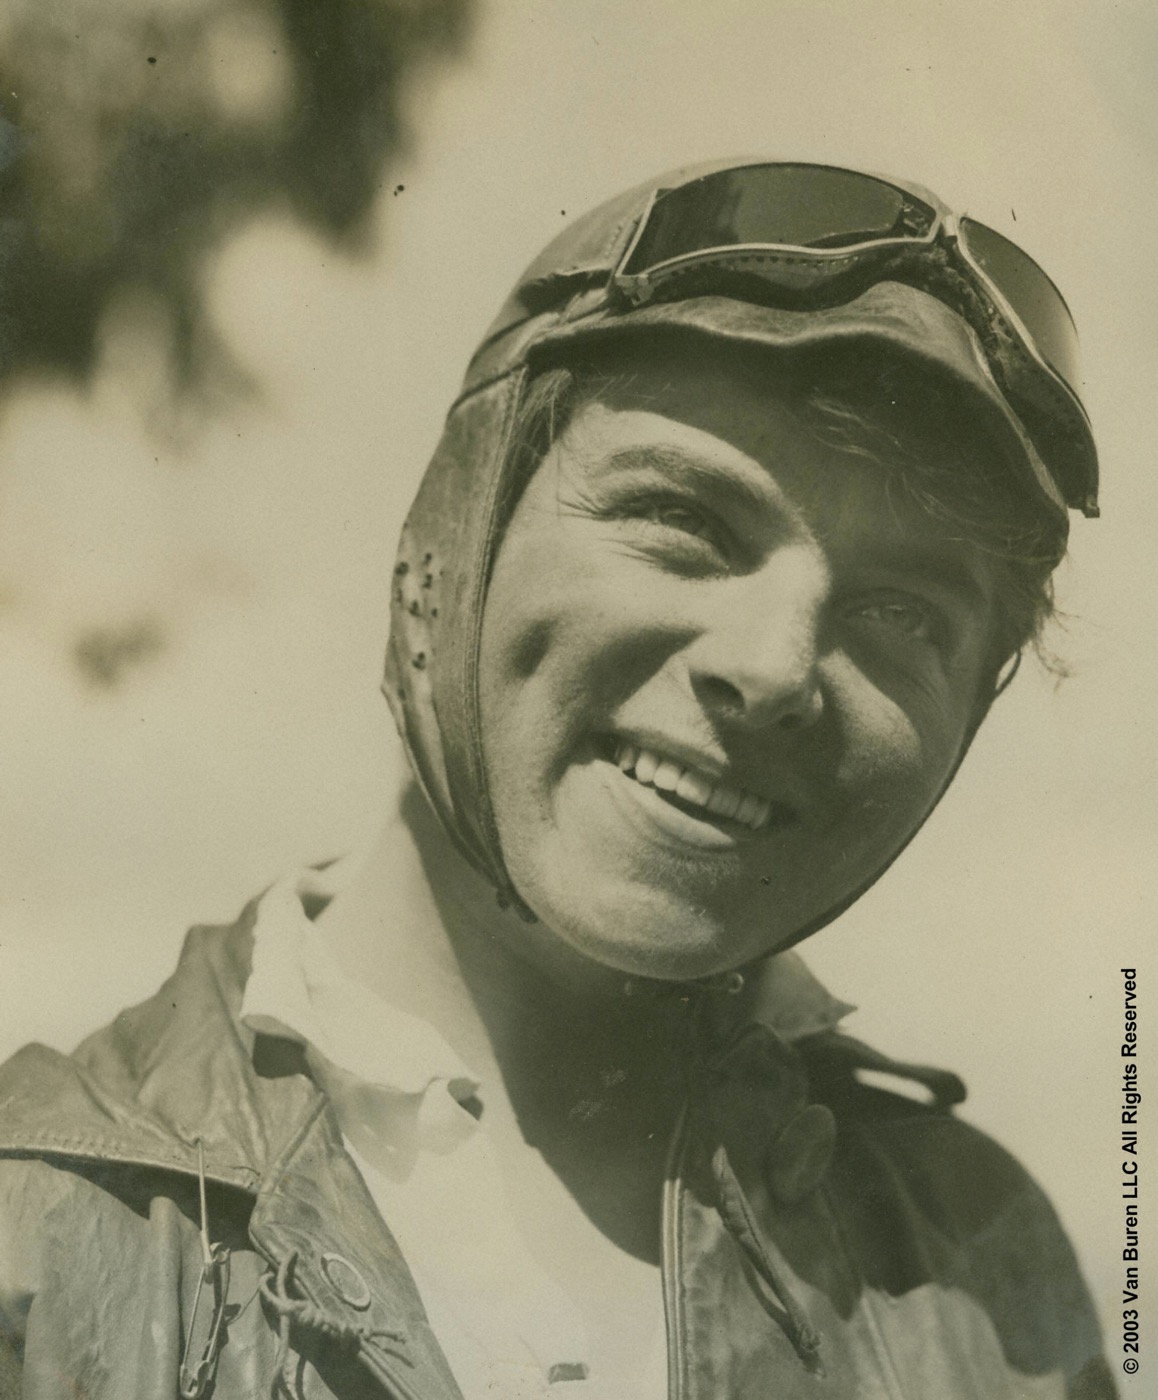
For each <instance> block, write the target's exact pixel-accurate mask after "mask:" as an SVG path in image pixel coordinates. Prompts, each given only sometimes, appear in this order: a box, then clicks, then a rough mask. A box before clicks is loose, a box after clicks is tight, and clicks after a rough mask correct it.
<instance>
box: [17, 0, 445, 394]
mask: <svg viewBox="0 0 1158 1400" xmlns="http://www.w3.org/2000/svg"><path fill="white" fill-rule="evenodd" d="M472 5H473V0H7V3H6V5H5V8H4V12H3V14H2V16H0V80H2V92H0V113H2V115H3V117H4V118H5V120H6V123H10V125H4V126H3V127H0V167H2V173H0V377H2V378H7V377H9V376H10V375H11V374H13V373H14V372H17V371H21V370H25V369H28V368H44V369H49V370H56V371H63V372H65V373H67V374H70V375H72V376H74V377H75V378H77V379H83V378H84V377H85V376H86V375H87V374H88V373H89V372H90V371H91V369H92V367H93V364H94V359H95V354H96V350H97V346H98V337H97V332H98V327H99V324H100V321H101V318H102V314H103V313H104V312H105V311H106V309H107V308H108V307H109V306H110V304H111V303H112V302H114V301H115V299H116V298H117V297H118V296H119V295H121V294H122V293H125V292H133V293H145V294H146V295H151V296H152V297H153V298H154V300H155V301H156V302H158V303H159V304H160V305H162V306H163V307H164V308H165V309H166V311H167V314H168V318H169V321H170V324H171V329H172V341H173V350H174V369H175V372H176V376H177V380H178V383H179V384H181V385H183V386H185V387H186V388H188V387H195V386H197V385H200V384H203V383H204V382H205V381H206V380H207V378H208V377H210V376H211V375H212V374H213V373H214V372H215V371H217V370H219V369H220V368H221V365H222V360H223V352H222V350H221V347H220V346H218V345H217V344H216V343H215V341H214V338H213V333H212V329H211V327H210V326H209V324H208V321H207V318H206V316H205V312H204V307H203V303H202V298H201V294H200V272H201V268H202V265H203V262H204V259H205V255H206V253H207V252H208V251H209V250H210V249H211V248H212V247H213V246H215V245H216V244H218V243H219V242H220V240H221V238H222V237H223V236H224V235H225V234H227V233H228V232H229V231H230V230H231V229H232V228H234V227H236V226H237V224H238V223H239V222H240V221H242V220H244V219H246V218H248V217H250V216H252V215H253V214H254V213H256V212H259V211H261V210H262V209H268V208H279V209H285V210H287V211H289V212H291V213H292V214H294V215H296V216H297V217H298V218H299V219H301V220H303V221H304V222H305V223H306V224H308V225H309V226H310V227H311V228H313V229H315V230H317V231H318V232H320V233H321V234H322V235H324V236H325V237H327V238H329V239H330V240H332V241H333V242H334V243H335V244H338V245H341V246H344V247H346V248H349V249H357V248H359V247H360V246H364V245H365V242H366V236H367V229H368V222H369V220H368V216H369V213H370V210H371V208H372V206H373V204H374V201H375V198H376V196H377V195H378V193H379V190H380V188H381V187H382V184H383V183H384V182H385V181H386V179H387V166H388V163H389V161H390V160H391V158H392V157H393V156H395V155H397V154H398V153H399V152H400V151H401V150H402V149H404V147H405V144H406V141H407V134H408V128H407V125H406V122H405V119H404V111H405V107H406V101H405V99H406V81H407V79H408V77H409V76H410V75H411V74H412V73H413V72H414V71H415V70H416V69H419V68H420V67H422V66H424V65H425V64H426V63H427V62H428V61H429V60H431V59H437V58H439V57H441V56H444V55H450V54H454V53H456V52H457V51H459V50H460V49H461V47H462V45H463V42H464V40H465V37H466V30H467V23H468V18H469V13H470V11H471V9H472Z"/></svg>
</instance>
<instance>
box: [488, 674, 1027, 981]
mask: <svg viewBox="0 0 1158 1400" xmlns="http://www.w3.org/2000/svg"><path fill="white" fill-rule="evenodd" d="M1021 658H1022V651H1021V648H1018V650H1017V651H1015V652H1014V654H1013V655H1012V656H1011V657H1010V658H1009V660H1008V661H1006V662H1005V664H1004V665H1003V666H1002V667H1001V669H1000V670H999V671H998V673H997V676H996V678H995V680H994V684H993V690H992V692H991V693H990V695H989V697H988V699H987V700H986V701H985V703H984V704H983V705H980V706H979V707H978V710H977V713H976V714H975V715H974V717H973V720H972V722H971V724H970V725H969V728H968V729H967V730H966V731H965V734H964V737H963V738H962V740H961V747H960V749H959V750H958V753H957V757H956V759H955V760H954V762H953V766H952V768H950V770H949V772H948V774H947V775H946V777H945V781H944V782H943V783H942V784H941V787H940V789H939V791H938V792H937V795H936V797H935V798H934V799H933V801H932V802H931V803H930V804H929V810H928V811H927V812H926V813H925V815H924V816H923V817H922V818H921V820H920V821H919V822H918V823H917V825H916V826H915V827H914V828H913V830H912V831H911V832H910V833H909V834H908V836H907V837H906V838H905V840H904V841H903V842H902V843H901V845H899V846H898V847H897V849H896V850H895V851H894V852H893V853H892V855H891V856H889V858H888V860H887V861H885V863H884V865H882V866H881V867H880V869H879V870H877V871H875V872H874V873H873V874H872V875H870V876H869V878H868V879H867V880H865V881H864V882H863V883H861V884H860V885H858V886H857V887H856V889H854V890H853V891H852V892H851V893H850V894H848V895H846V896H845V897H844V898H843V899H842V900H840V901H839V902H838V903H837V904H835V905H833V906H832V908H831V909H827V910H826V911H825V912H824V913H823V914H820V915H818V916H817V918H815V919H812V920H810V921H809V922H808V923H807V924H805V925H804V927H803V928H802V929H800V930H799V931H798V932H797V933H794V934H793V935H792V937H791V938H789V939H788V941H787V942H785V943H781V944H779V945H778V946H777V947H776V948H773V949H772V951H771V953H767V954H763V955H762V957H761V958H760V959H757V960H756V961H757V962H760V961H762V960H763V958H764V957H771V956H774V955H775V954H776V953H783V952H787V950H788V949H789V948H794V947H795V946H796V945H797V944H798V943H803V941H804V940H805V939H806V938H811V937H812V935H813V934H814V933H819V932H820V930H821V929H822V928H825V927H826V926H827V925H828V924H831V923H832V922H833V921H834V920H836V919H838V918H839V917H840V916H841V914H843V913H844V912H845V910H846V909H850V908H851V907H852V906H853V905H854V904H855V903H856V902H857V900H858V899H860V897H861V895H863V894H867V892H868V891H869V890H870V889H871V888H872V887H873V885H875V884H876V882H877V881H878V880H879V879H880V878H881V876H882V875H883V874H884V873H885V872H886V871H887V870H888V869H889V868H890V867H891V866H892V864H893V862H894V861H895V860H896V859H897V858H898V857H899V856H900V855H901V853H902V852H903V851H904V850H905V849H906V847H907V846H908V845H909V842H910V841H912V840H913V839H914V837H915V836H916V835H917V833H918V832H919V831H920V830H921V828H922V827H923V826H924V825H925V823H926V822H927V821H928V820H929V818H930V817H931V816H932V815H933V812H934V810H935V809H936V808H937V806H938V804H939V803H940V801H941V799H942V797H944V796H945V793H946V791H947V790H948V788H949V784H950V783H951V782H952V781H953V779H954V778H955V777H956V776H957V771H958V769H959V768H960V767H961V765H962V763H964V761H965V756H966V754H967V753H968V752H969V750H970V748H971V747H972V745H973V740H974V738H975V737H976V735H977V731H978V730H979V729H980V728H981V725H982V723H983V722H984V720H985V718H986V716H987V715H988V714H989V711H990V710H991V709H992V707H993V703H994V701H995V700H996V699H997V698H998V696H1000V695H1004V693H1005V692H1006V691H1007V690H1008V689H1009V687H1010V685H1012V683H1013V680H1014V677H1015V676H1016V675H1017V673H1018V671H1019V670H1020V669H1021ZM496 898H497V901H498V905H499V908H500V909H512V908H513V909H514V910H515V911H516V912H517V913H518V915H519V917H520V918H521V919H523V921H524V922H526V923H530V924H534V923H538V915H537V914H535V912H534V911H533V910H532V909H531V908H529V907H528V905H526V904H525V903H524V902H523V900H522V899H521V898H520V897H519V894H518V892H517V891H516V890H515V888H514V886H513V885H508V886H507V887H505V888H500V889H498V890H496ZM750 965H751V966H754V965H755V964H750ZM744 982H745V978H744V973H743V971H742V970H741V969H739V968H733V969H731V970H729V971H727V972H715V973H711V974H709V975H708V976H707V977H692V978H687V979H682V980H680V981H676V982H666V981H659V980H657V979H650V978H644V977H628V978H627V979H626V980H625V981H624V983H623V995H624V996H625V997H631V996H639V995H640V994H641V993H644V991H645V989H646V990H648V991H650V992H651V994H652V995H663V994H664V993H666V992H670V991H681V990H690V989H697V990H701V991H709V992H724V993H727V994H730V995H736V994H737V993H739V992H742V991H743V990H744Z"/></svg>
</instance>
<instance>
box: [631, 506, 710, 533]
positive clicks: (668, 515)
mask: <svg viewBox="0 0 1158 1400" xmlns="http://www.w3.org/2000/svg"><path fill="white" fill-rule="evenodd" d="M638 513H639V515H640V516H641V517H642V518H643V519H645V520H649V521H651V522H652V523H654V524H656V525H663V526H666V527H667V528H668V529H669V530H679V531H681V532H682V533H683V534H685V535H695V536H696V537H697V538H698V539H704V540H707V541H708V542H709V543H711V544H715V543H716V541H717V539H718V536H719V531H718V529H717V528H716V526H715V525H714V523H713V522H712V521H711V520H709V519H708V517H707V516H706V515H705V514H704V513H703V512H702V511H699V510H697V509H696V508H695V507H694V506H689V505H684V504H682V503H681V502H678V501H653V502H650V503H649V504H647V505H641V506H640V507H639V511H638Z"/></svg>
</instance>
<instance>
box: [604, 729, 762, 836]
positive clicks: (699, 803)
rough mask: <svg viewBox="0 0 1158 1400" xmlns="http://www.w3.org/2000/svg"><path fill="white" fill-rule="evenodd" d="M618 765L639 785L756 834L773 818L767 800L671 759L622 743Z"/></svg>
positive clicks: (616, 756) (618, 754) (617, 757)
mask: <svg viewBox="0 0 1158 1400" xmlns="http://www.w3.org/2000/svg"><path fill="white" fill-rule="evenodd" d="M615 762H616V763H617V765H618V766H619V767H620V768H621V769H622V770H623V772H624V773H626V774H628V775H629V776H633V777H634V778H635V781H636V782H637V783H643V784H644V786H646V787H654V788H658V789H659V791H660V792H671V793H674V794H675V795H676V797H679V798H682V799H683V801H684V802H686V803H688V804H689V805H690V806H693V807H703V808H704V809H705V810H706V811H708V812H711V813H713V814H714V815H715V816H718V817H730V818H731V820H732V821H737V822H741V823H743V825H744V826H749V827H751V828H752V830H753V831H759V830H760V828H761V827H762V826H767V824H768V818H769V817H770V816H771V815H772V804H771V802H769V801H768V800H767V799H766V798H763V797H757V796H756V794H755V793H754V792H744V791H743V789H741V788H734V787H729V786H728V784H727V783H717V782H713V780H712V779H711V778H708V777H706V776H705V775H704V774H703V773H697V772H696V770H695V769H694V768H684V767H682V766H681V765H680V764H678V763H673V762H672V760H671V759H670V758H660V756H659V755H658V754H655V753H652V752H651V751H650V750H649V749H640V748H637V747H636V746H635V745H634V744H620V745H619V748H618V751H617V753H616V755H615Z"/></svg>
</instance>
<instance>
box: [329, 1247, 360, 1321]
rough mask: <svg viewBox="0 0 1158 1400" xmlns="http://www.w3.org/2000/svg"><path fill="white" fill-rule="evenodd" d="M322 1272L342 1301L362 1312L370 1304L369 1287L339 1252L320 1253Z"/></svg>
mask: <svg viewBox="0 0 1158 1400" xmlns="http://www.w3.org/2000/svg"><path fill="white" fill-rule="evenodd" d="M321 1263H322V1273H323V1274H325V1276H326V1281H327V1283H329V1285H330V1287H331V1288H332V1289H333V1290H334V1292H335V1293H336V1294H337V1295H338V1297H339V1298H341V1300H342V1302H343V1303H346V1304H348V1305H349V1306H350V1307H351V1308H357V1309H358V1311H359V1312H364V1311H365V1310H366V1309H367V1308H368V1307H369V1306H370V1289H369V1287H368V1286H367V1284H366V1280H365V1279H364V1278H363V1277H362V1275H361V1274H360V1273H359V1272H358V1270H357V1269H355V1268H354V1266H353V1264H351V1263H350V1261H349V1260H348V1259H346V1258H344V1257H343V1256H342V1255H341V1254H323V1255H322V1260H321Z"/></svg>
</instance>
